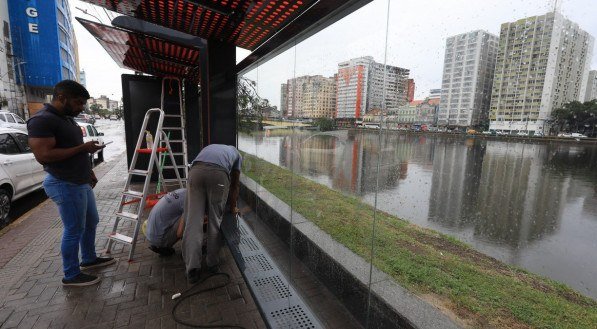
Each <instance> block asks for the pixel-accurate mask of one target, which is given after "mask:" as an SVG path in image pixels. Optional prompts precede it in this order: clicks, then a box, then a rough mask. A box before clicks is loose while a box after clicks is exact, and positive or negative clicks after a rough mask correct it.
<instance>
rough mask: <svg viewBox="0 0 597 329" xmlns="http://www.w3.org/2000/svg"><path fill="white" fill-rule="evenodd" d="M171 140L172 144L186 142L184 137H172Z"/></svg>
mask: <svg viewBox="0 0 597 329" xmlns="http://www.w3.org/2000/svg"><path fill="white" fill-rule="evenodd" d="M161 142H162V143H163V142H164V141H161ZM169 142H170V144H172V143H184V142H185V140H184V139H170V140H169Z"/></svg>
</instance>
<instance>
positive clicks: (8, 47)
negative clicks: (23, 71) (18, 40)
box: [0, 1, 26, 118]
mask: <svg viewBox="0 0 597 329" xmlns="http://www.w3.org/2000/svg"><path fill="white" fill-rule="evenodd" d="M10 31H11V25H10V17H9V15H8V3H7V2H6V1H0V108H1V109H3V110H8V111H11V112H13V113H16V114H18V115H19V116H21V117H23V118H25V117H26V116H25V115H24V114H25V111H24V110H25V104H26V102H25V92H24V89H23V86H22V85H21V84H18V83H17V78H18V76H19V68H20V65H22V64H23V63H22V60H21V59H19V58H15V56H14V54H13V42H12V37H11V35H10Z"/></svg>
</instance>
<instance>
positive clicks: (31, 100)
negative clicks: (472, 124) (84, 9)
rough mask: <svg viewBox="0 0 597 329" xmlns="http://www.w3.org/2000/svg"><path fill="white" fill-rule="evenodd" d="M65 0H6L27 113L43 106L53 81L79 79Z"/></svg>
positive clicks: (68, 9) (67, 6) (71, 28)
mask: <svg viewBox="0 0 597 329" xmlns="http://www.w3.org/2000/svg"><path fill="white" fill-rule="evenodd" d="M68 3H69V2H68V0H60V1H58V0H44V1H21V0H8V12H9V15H10V26H11V31H10V32H11V37H12V41H13V50H14V55H15V61H16V58H18V61H19V63H21V65H20V67H19V69H20V70H21V72H22V78H21V77H19V79H18V82H19V83H24V85H25V88H26V94H27V101H28V108H29V112H30V113H29V114H33V113H35V112H36V111H37V110H39V109H40V108H41V107H43V103H44V102H46V101H47V98H48V97H47V96H48V95H51V94H52V88H53V86H54V85H55V84H56V83H58V82H59V81H61V80H64V79H71V80H78V79H79V76H78V74H79V71H78V69H77V58H76V57H77V55H76V49H75V39H74V30H73V27H72V21H71V12H70V8H69V4H68ZM16 65H17V63H15V66H16ZM21 81H22V82H21Z"/></svg>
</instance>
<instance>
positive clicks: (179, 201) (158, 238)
mask: <svg viewBox="0 0 597 329" xmlns="http://www.w3.org/2000/svg"><path fill="white" fill-rule="evenodd" d="M186 198H187V189H185V188H179V189H178V190H175V191H172V192H169V193H168V194H166V195H164V196H163V197H161V198H160V201H158V203H156V205H155V206H153V208H152V209H151V211H150V212H149V217H148V218H147V220H146V221H145V223H143V233H144V234H145V237H146V238H147V241H149V244H150V247H149V249H151V251H153V252H155V253H158V254H159V255H160V256H170V255H172V254H174V248H172V246H173V245H174V244H175V243H176V242H177V241H178V240H180V238H182V232H183V230H184V220H183V218H182V214H183V213H184V206H185V201H186Z"/></svg>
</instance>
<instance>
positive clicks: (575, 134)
mask: <svg viewBox="0 0 597 329" xmlns="http://www.w3.org/2000/svg"><path fill="white" fill-rule="evenodd" d="M570 137H572V138H587V135H583V134H579V133H572V134H570Z"/></svg>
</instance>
